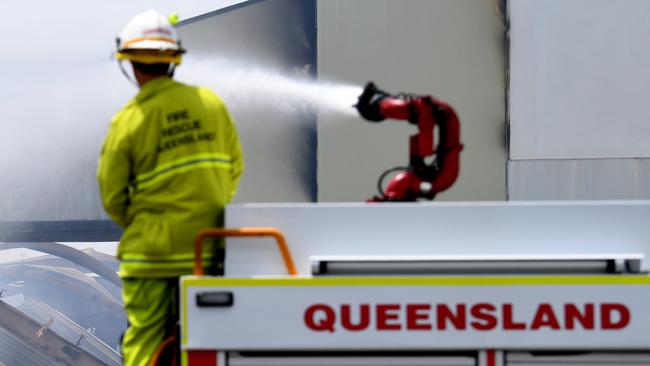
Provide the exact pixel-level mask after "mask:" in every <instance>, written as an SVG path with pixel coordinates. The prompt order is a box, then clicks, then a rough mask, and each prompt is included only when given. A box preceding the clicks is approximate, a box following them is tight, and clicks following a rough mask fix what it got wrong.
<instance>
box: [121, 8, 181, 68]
mask: <svg viewBox="0 0 650 366" xmlns="http://www.w3.org/2000/svg"><path fill="white" fill-rule="evenodd" d="M177 19H178V18H177V17H176V16H175V15H172V16H170V17H169V18H166V17H164V16H163V15H161V14H160V13H158V12H157V11H155V10H147V11H145V12H144V13H142V14H139V15H136V16H135V17H134V18H133V19H131V21H130V22H129V24H127V26H126V28H124V30H123V31H122V33H120V36H119V37H118V38H117V53H116V54H115V57H116V58H117V59H118V60H129V61H133V62H139V63H143V64H156V63H169V64H176V65H179V64H180V63H181V55H182V54H183V53H184V52H185V50H184V49H183V48H182V47H181V43H180V40H179V39H178V35H177V34H176V29H175V28H174V25H175V24H176V21H177Z"/></svg>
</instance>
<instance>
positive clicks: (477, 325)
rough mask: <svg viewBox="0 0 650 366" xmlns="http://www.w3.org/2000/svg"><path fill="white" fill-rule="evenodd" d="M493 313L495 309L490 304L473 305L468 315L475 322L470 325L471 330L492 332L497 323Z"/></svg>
mask: <svg viewBox="0 0 650 366" xmlns="http://www.w3.org/2000/svg"><path fill="white" fill-rule="evenodd" d="M494 311H496V308H495V307H494V305H492V304H487V303H480V304H475V305H473V306H472V307H471V309H470V313H471V314H472V317H474V319H476V320H474V321H473V322H471V323H470V325H471V326H472V328H474V329H476V330H492V329H494V328H496V326H497V324H498V322H497V318H496V316H494V314H492V312H494Z"/></svg>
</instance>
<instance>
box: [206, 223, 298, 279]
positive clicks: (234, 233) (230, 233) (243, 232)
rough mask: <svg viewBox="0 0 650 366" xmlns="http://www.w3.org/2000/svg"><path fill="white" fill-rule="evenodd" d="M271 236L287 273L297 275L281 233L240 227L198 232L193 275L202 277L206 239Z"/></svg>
mask: <svg viewBox="0 0 650 366" xmlns="http://www.w3.org/2000/svg"><path fill="white" fill-rule="evenodd" d="M264 236H271V237H273V238H275V241H276V242H277V243H278V249H279V250H280V254H282V259H283V260H284V265H285V267H286V268H287V272H288V273H289V274H290V275H292V276H296V275H298V270H297V269H296V265H295V264H294V262H293V258H292V256H291V252H290V251H289V246H288V245H287V242H286V240H285V239H284V235H283V234H282V232H281V231H280V230H278V229H276V228H273V227H241V228H223V229H221V228H208V229H203V230H201V231H199V233H198V234H197V236H196V239H195V240H194V274H195V275H197V276H203V275H204V271H203V241H204V240H205V239H206V238H209V237H211V238H224V237H264Z"/></svg>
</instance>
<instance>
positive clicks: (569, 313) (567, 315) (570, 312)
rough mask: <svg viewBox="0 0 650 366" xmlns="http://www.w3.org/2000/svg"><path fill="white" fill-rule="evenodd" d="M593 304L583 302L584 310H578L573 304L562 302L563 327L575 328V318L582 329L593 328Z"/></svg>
mask: <svg viewBox="0 0 650 366" xmlns="http://www.w3.org/2000/svg"><path fill="white" fill-rule="evenodd" d="M595 319H596V318H595V316H594V304H585V308H584V311H580V309H578V306H576V305H575V304H564V327H565V328H566V329H575V324H576V320H577V321H578V323H580V325H581V326H582V328H584V329H594V321H595Z"/></svg>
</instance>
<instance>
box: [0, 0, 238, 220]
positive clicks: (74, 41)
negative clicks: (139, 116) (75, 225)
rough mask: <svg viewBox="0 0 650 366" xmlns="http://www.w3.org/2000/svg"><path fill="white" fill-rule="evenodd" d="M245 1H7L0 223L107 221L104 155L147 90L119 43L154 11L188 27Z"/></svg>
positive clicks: (0, 105)
mask: <svg viewBox="0 0 650 366" xmlns="http://www.w3.org/2000/svg"><path fill="white" fill-rule="evenodd" d="M239 2H241V1H235V0H218V1H207V0H192V1H186V2H178V1H169V0H144V1H137V2H134V1H125V0H121V1H102V2H96V1H81V0H61V1H56V2H47V1H45V2H44V1H3V2H0V13H1V14H3V20H2V22H0V31H1V32H2V34H4V35H5V37H4V41H3V48H4V50H5V51H4V52H3V57H2V58H0V69H1V70H3V80H2V81H3V87H2V88H0V110H2V115H3V117H2V120H0V127H1V129H2V133H0V172H2V174H0V192H2V194H1V196H0V221H16V220H18V221H22V220H52V219H68V220H71V219H85V220H88V219H100V218H104V217H105V215H104V213H103V209H102V208H101V205H100V203H99V198H98V193H97V185H96V182H95V166H96V162H97V157H98V156H99V150H100V148H101V144H102V140H103V137H104V134H105V132H106V130H107V128H108V123H109V121H110V118H111V116H112V115H113V114H114V113H115V112H117V110H118V109H119V108H120V107H121V106H122V105H123V104H124V103H126V102H127V101H128V99H130V98H131V97H132V96H133V95H135V93H136V92H137V90H136V89H135V87H133V86H132V85H131V84H129V82H128V81H126V79H124V77H123V76H122V75H121V73H120V71H119V70H118V68H117V66H116V63H115V61H114V60H111V55H112V53H113V52H114V50H115V37H116V35H117V34H118V33H119V32H120V31H121V30H122V28H123V27H124V26H125V25H126V23H127V22H128V21H129V19H130V18H131V17H132V16H134V15H135V14H138V13H140V12H142V11H145V10H147V9H149V8H156V9H158V10H159V11H161V12H163V13H171V12H177V13H178V14H179V15H180V16H181V18H182V19H183V18H187V17H193V16H196V15H198V14H201V13H203V12H207V11H212V10H216V9H219V8H221V7H224V6H228V5H232V4H235V3H239Z"/></svg>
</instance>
